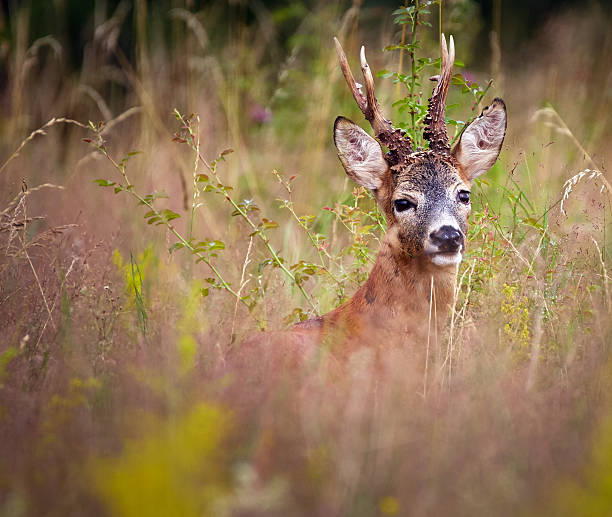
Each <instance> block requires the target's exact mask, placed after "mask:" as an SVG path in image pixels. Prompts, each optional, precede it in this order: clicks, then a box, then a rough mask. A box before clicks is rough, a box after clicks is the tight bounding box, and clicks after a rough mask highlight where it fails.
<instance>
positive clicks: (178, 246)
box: [168, 242, 185, 253]
mask: <svg viewBox="0 0 612 517" xmlns="http://www.w3.org/2000/svg"><path fill="white" fill-rule="evenodd" d="M184 247H185V245H184V244H183V243H182V242H175V243H174V244H173V245H172V246H170V247H169V248H168V252H169V253H172V252H174V251H176V250H180V249H181V248H184Z"/></svg>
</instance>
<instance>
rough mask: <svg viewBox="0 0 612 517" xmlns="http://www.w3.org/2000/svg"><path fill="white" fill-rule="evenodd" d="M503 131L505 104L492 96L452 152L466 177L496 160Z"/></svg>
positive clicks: (471, 177) (472, 175)
mask: <svg viewBox="0 0 612 517" xmlns="http://www.w3.org/2000/svg"><path fill="white" fill-rule="evenodd" d="M505 135H506V105H505V104H504V101H503V100H501V99H494V100H493V102H492V103H491V105H490V106H487V107H486V108H485V109H484V110H482V114H481V115H480V117H478V118H477V119H476V120H474V122H472V123H471V124H470V125H469V126H468V127H467V128H466V129H465V131H463V133H462V135H461V138H460V139H459V143H458V144H457V145H456V146H455V148H454V149H453V152H452V154H453V156H454V157H455V158H456V159H457V161H458V162H459V165H460V167H461V170H462V172H463V173H464V174H465V176H466V177H467V179H469V180H473V179H474V178H477V177H478V176H480V175H481V174H484V173H485V172H487V171H488V170H489V169H490V168H491V167H493V164H494V163H495V161H496V160H497V157H498V156H499V152H500V150H501V146H502V144H503V142H504V136H505Z"/></svg>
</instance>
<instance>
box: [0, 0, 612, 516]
mask: <svg viewBox="0 0 612 517" xmlns="http://www.w3.org/2000/svg"><path fill="white" fill-rule="evenodd" d="M401 8H404V9H410V8H417V9H420V11H419V12H420V13H421V14H420V15H419V23H418V25H417V26H416V27H417V33H416V36H415V41H417V42H418V47H415V48H416V57H415V59H417V58H421V59H422V60H423V61H416V64H417V65H418V67H419V68H418V81H417V82H416V84H415V86H414V94H415V95H414V97H413V98H414V99H417V100H418V102H419V103H420V106H425V105H426V103H427V98H428V97H429V95H430V93H431V88H432V86H431V84H432V83H431V82H430V81H428V77H429V76H431V75H434V74H436V73H437V72H436V70H437V66H436V61H435V60H436V59H437V58H438V56H439V34H440V32H444V33H446V34H447V35H448V34H453V36H454V39H455V45H456V49H457V61H458V63H457V67H456V69H455V72H456V73H457V74H458V75H457V76H456V79H455V81H454V82H453V86H452V87H451V91H450V93H449V101H448V107H447V111H446V115H447V118H448V123H449V128H450V129H449V131H450V134H451V135H453V136H457V135H458V133H459V131H460V130H461V128H462V127H463V125H464V123H465V122H466V121H468V120H469V119H470V118H471V117H473V116H475V115H477V114H479V113H480V111H481V110H482V108H483V107H484V106H486V105H487V104H488V103H489V102H490V101H491V100H492V99H493V98H494V97H502V98H503V99H504V100H505V102H506V105H507V108H508V117H509V119H508V133H507V135H506V139H505V142H504V146H503V150H502V153H501V156H500V159H499V161H498V163H497V164H496V165H495V166H494V168H493V169H492V170H491V171H490V173H488V174H487V175H486V176H484V177H483V179H482V181H478V182H477V184H476V185H474V190H473V214H472V230H471V233H470V244H469V248H470V250H469V252H468V254H467V255H466V259H465V261H464V263H463V265H462V268H461V270H460V273H459V286H458V287H459V289H458V293H459V294H458V299H457V307H456V318H453V323H452V324H446V326H444V325H442V327H443V328H442V327H441V328H440V336H439V338H438V337H437V341H436V343H435V347H436V352H435V354H436V358H435V361H434V363H433V364H434V366H432V370H431V371H432V372H434V373H432V374H431V378H430V379H429V383H430V384H427V381H426V382H425V387H424V383H423V377H422V372H418V374H415V372H414V371H413V370H414V365H412V364H411V360H410V357H407V356H406V355H405V354H402V352H401V350H400V351H397V350H395V351H390V352H389V355H388V357H387V358H386V359H385V361H383V363H384V364H383V366H381V368H383V369H382V372H383V373H381V370H376V369H375V368H374V367H373V366H372V365H373V363H372V358H371V357H370V356H368V354H367V352H364V351H357V353H356V356H355V357H354V358H353V359H352V360H351V362H350V366H349V367H348V368H347V374H346V375H345V376H343V377H342V378H337V377H336V376H335V375H334V374H333V372H332V373H330V371H328V369H327V368H326V366H325V363H324V361H322V362H321V364H318V365H314V366H313V365H306V366H305V367H304V368H303V369H300V370H299V371H298V372H297V373H296V372H295V371H291V370H288V371H285V372H283V371H281V372H270V371H268V370H266V369H265V367H264V366H263V365H261V364H258V362H257V360H253V358H252V357H251V358H250V359H249V358H248V356H244V357H243V356H242V355H241V349H240V343H241V341H242V340H243V339H244V337H245V336H248V335H251V334H253V333H256V332H259V331H261V330H279V329H284V328H287V327H288V326H289V325H291V324H293V323H295V322H297V321H299V320H303V319H305V318H307V317H311V316H313V315H315V314H317V313H318V314H321V313H325V312H327V311H329V310H331V309H333V308H334V307H336V306H338V305H339V304H340V303H342V302H343V301H345V300H346V299H347V298H348V297H350V296H351V295H352V293H353V292H354V291H355V290H356V289H357V287H358V286H359V285H361V284H362V283H363V281H364V280H365V278H366V277H367V274H368V271H369V269H370V267H371V265H372V262H373V260H374V258H375V256H376V251H377V249H378V242H379V240H380V237H381V235H382V233H383V232H384V226H385V222H384V219H383V217H382V216H381V214H380V213H379V212H378V210H377V209H376V207H375V204H374V203H373V200H372V199H371V198H370V197H369V196H368V194H367V193H366V192H363V191H361V190H360V189H355V188H354V185H352V184H351V183H350V181H349V180H348V179H347V178H346V175H345V174H344V171H343V169H342V167H341V165H340V163H339V161H338V159H337V156H336V152H335V148H334V146H333V141H332V136H331V132H332V127H333V122H334V120H335V118H336V117H337V116H338V115H344V116H347V117H349V118H351V119H353V120H354V121H356V122H358V123H360V124H362V127H364V128H366V127H367V124H366V123H365V121H364V120H363V116H362V115H361V113H360V112H359V110H358V108H357V107H356V106H355V103H354V101H353V100H352V98H351V96H350V93H349V90H348V88H347V86H346V83H345V82H344V79H343V77H342V74H341V73H340V70H339V67H338V64H337V57H336V54H335V49H334V46H333V37H334V36H337V37H338V38H339V39H340V41H341V42H342V44H343V46H344V49H345V51H346V52H347V55H348V58H349V62H350V63H351V65H352V66H353V70H354V71H355V72H357V71H358V57H357V56H358V53H359V48H360V46H361V45H362V44H363V45H365V47H366V51H367V56H368V61H369V63H370V65H371V67H372V69H373V70H374V72H375V74H376V73H378V74H379V75H378V78H377V79H376V87H377V95H378V98H379V100H380V102H381V105H382V106H384V109H385V112H386V113H387V114H389V115H390V118H392V119H393V120H394V122H395V123H397V124H400V125H403V126H404V127H408V124H409V120H410V116H409V112H408V111H406V109H405V105H406V104H402V102H401V100H402V99H406V98H407V97H406V96H407V95H408V93H409V89H408V88H407V86H408V82H409V79H406V74H408V73H409V72H408V71H409V69H410V66H411V59H410V55H409V52H408V51H407V50H406V49H404V50H403V51H402V50H401V49H397V48H395V49H394V48H389V47H393V45H398V44H401V43H402V42H403V44H407V42H408V41H411V38H412V28H413V27H412V26H411V24H401V23H398V21H400V20H401V12H400V13H398V12H397V10H398V9H401ZM404 12H408V11H404ZM611 22H612V12H611V9H610V4H609V3H608V2H596V1H587V2H584V1H570V0H566V1H557V2H554V1H548V0H543V1H538V2H535V3H534V2H529V1H527V0H515V1H512V2H509V1H503V0H492V1H484V0H483V1H475V0H442V1H439V2H430V1H420V2H413V1H410V0H409V1H407V2H405V3H404V2H401V1H399V0H398V1H396V2H393V1H387V0H385V1H367V0H353V1H352V2H351V1H335V0H334V1H329V0H328V1H318V0H312V1H302V0H295V1H264V0H253V1H246V0H244V1H243V0H233V1H209V2H197V1H190V0H182V1H181V0H173V1H170V0H168V1H157V2H147V1H145V0H133V1H104V0H96V1H90V2H83V1H76V0H53V1H42V0H29V1H27V0H22V1H7V0H4V1H2V2H1V3H0V437H1V438H0V516H4V515H6V516H20V515H49V516H51V515H62V516H66V515H82V514H84V513H86V514H88V515H215V516H217V515H221V516H223V515H228V516H230V515H231V516H234V515H236V516H251V515H253V516H255V515H266V516H268V515H320V516H332V515H351V516H353V515H355V516H356V515H363V516H369V515H457V516H462V515H466V516H467V515H470V516H472V515H509V516H510V515H511V516H516V515H555V516H557V515H568V516H570V515H571V516H579V515H584V516H599V515H601V516H607V515H612V488H611V486H610V482H609V480H610V476H612V440H611V437H612V432H610V430H611V425H612V399H611V398H610V393H611V388H612V377H611V374H612V362H611V360H610V344H611V339H610V337H611V333H610V301H611V300H610V292H609V287H610V286H609V276H610V263H609V256H610V252H611V251H612V248H611V246H612V244H611V241H610V231H612V227H611V226H610V217H611V214H610V204H609V201H610V199H609V194H610V192H609V189H610V183H609V181H610V179H609V172H608V169H609V163H610V158H611V151H610V146H609V141H610V137H611V136H612V118H611V117H610V116H609V115H608V114H609V112H610V109H611V103H612V32H611V31H610V30H609V27H610V23H611ZM401 74H404V79H405V80H404V82H402V81H401V80H400V81H399V82H398V80H397V78H398V77H399V76H400V75H401ZM394 78H395V80H394ZM406 81H408V82H406ZM489 81H492V82H491V83H489ZM177 114H180V115H177ZM192 136H193V139H192ZM190 144H191V147H190ZM194 148H196V149H197V150H198V151H199V153H200V155H201V156H202V160H200V161H198V158H197V156H196V155H195V153H194V150H195V149H194ZM230 149H231V152H230V151H229V150H230ZM224 151H227V152H225V153H224ZM135 152H138V153H137V154H132V153H135ZM128 153H129V154H128ZM223 153H224V154H223ZM205 162H206V163H205ZM201 175H206V178H203V177H202V176H201ZM208 176H210V177H211V178H213V179H214V181H213V180H210V179H209V178H208ZM127 178H129V182H130V183H129V188H127V187H126V185H128V184H127V183H126V182H127V181H128V179H127ZM215 185H216V187H215ZM219 188H221V189H226V190H223V192H230V193H231V194H230V195H231V198H232V199H233V200H234V201H235V203H236V204H237V205H239V206H240V207H242V209H243V210H245V213H246V215H247V216H248V217H243V216H241V215H240V214H238V216H236V213H237V212H236V211H237V208H236V207H235V206H232V205H231V204H228V202H227V199H226V198H225V197H224V195H218V194H219V192H220V191H219V190H215V189H219ZM230 188H231V190H230ZM133 193H136V194H138V196H140V197H139V198H136V197H135V196H134V195H133ZM147 196H149V197H147ZM145 202H146V203H145ZM147 203H150V204H151V205H152V206H154V207H155V209H156V210H158V212H157V213H153V211H148V210H147V209H145V207H143V206H142V205H143V204H147ZM149 208H150V207H149ZM160 214H161V215H160ZM164 214H165V215H164ZM175 216H176V217H175ZM156 217H157V218H158V219H155V218H156ZM170 220H172V223H171V226H169V223H170ZM249 221H250V222H249ZM147 223H148V224H147ZM157 223H160V224H157ZM166 223H168V224H166ZM252 224H254V225H255V227H253V226H252ZM254 228H259V229H262V230H265V232H266V236H268V237H269V239H270V240H269V242H270V244H269V245H268V244H267V243H265V242H263V241H262V240H260V239H258V238H257V235H255V234H254V233H253V230H254ZM177 233H178V234H179V235H181V236H184V237H185V238H186V239H188V240H189V242H193V243H196V242H200V244H199V245H196V246H195V247H196V248H198V250H199V251H198V253H200V255H194V254H193V253H191V251H193V250H188V249H184V247H183V249H178V248H177V247H176V246H175V244H176V242H180V241H177V239H178V237H177ZM198 246H199V247H198ZM169 249H171V250H170V251H169ZM196 251H197V250H196ZM202 256H204V257H205V259H206V260H198V258H201V257H202ZM281 264H283V265H284V266H285V269H286V270H287V271H284V270H283V267H281ZM213 268H214V269H213ZM215 271H216V272H215ZM224 282H225V284H224ZM228 287H231V289H233V292H234V294H236V292H237V295H233V294H232V293H231V292H230V289H228ZM449 358H450V359H451V360H450V363H451V364H452V368H453V369H452V371H451V368H450V366H449ZM406 372H412V374H407V373H406Z"/></svg>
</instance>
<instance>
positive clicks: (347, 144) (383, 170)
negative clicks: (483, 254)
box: [334, 34, 506, 267]
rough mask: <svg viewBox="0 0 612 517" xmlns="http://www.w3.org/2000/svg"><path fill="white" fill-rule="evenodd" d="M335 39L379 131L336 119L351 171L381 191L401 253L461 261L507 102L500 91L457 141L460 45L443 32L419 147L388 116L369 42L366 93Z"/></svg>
mask: <svg viewBox="0 0 612 517" xmlns="http://www.w3.org/2000/svg"><path fill="white" fill-rule="evenodd" d="M334 41H335V43H336V50H337V52H338V56H339V58H340V66H341V68H342V72H343V74H344V77H345V79H346V81H347V83H348V85H349V88H350V90H351V92H352V94H353V97H354V98H355V101H356V102H357V105H358V106H359V108H360V109H361V111H362V112H363V114H364V115H365V118H366V119H367V120H368V121H369V122H370V124H371V125H372V128H373V130H374V133H375V136H376V138H377V139H378V140H375V139H374V138H372V137H371V136H370V135H368V134H367V133H366V132H365V131H364V130H363V129H361V128H360V127H359V126H358V125H357V124H355V123H353V122H351V121H350V120H348V119H346V118H344V117H338V118H337V119H336V122H335V124H334V142H335V144H336V147H337V149H338V156H339V157H340V161H341V162H342V165H343V166H344V168H345V170H346V173H347V174H348V175H349V176H350V177H351V178H352V179H353V180H355V181H356V182H357V183H358V184H360V185H362V186H364V187H366V188H368V189H369V190H371V191H372V193H373V194H374V196H375V198H376V201H377V202H378V204H379V206H380V207H381V209H382V210H383V212H384V214H385V216H386V218H387V238H388V240H389V241H390V242H392V243H393V248H394V251H395V252H396V253H397V254H400V255H405V256H407V257H412V258H417V259H420V260H423V261H425V262H426V263H430V264H433V265H435V266H439V267H447V266H456V265H457V264H458V263H459V262H460V261H461V259H462V256H463V251H464V249H465V240H466V234H467V220H468V216H469V214H470V208H471V206H470V185H471V182H472V180H473V179H474V178H476V177H478V176H480V175H481V174H484V173H485V172H487V171H488V170H489V169H490V168H491V167H492V166H493V164H494V163H495V161H496V160H497V157H498V155H499V152H500V150H501V146H502V143H503V140H504V135H505V133H506V106H505V104H504V102H503V101H502V100H501V99H495V100H494V101H493V102H492V104H491V105H490V106H488V107H486V108H485V109H484V110H483V112H482V114H481V115H480V117H478V118H477V119H475V120H474V121H473V122H472V123H471V124H470V125H469V126H468V127H467V128H465V130H464V131H463V133H462V135H461V137H460V139H459V141H458V143H457V144H456V146H455V147H454V148H453V149H452V150H451V149H450V144H449V138H448V135H447V132H446V124H445V121H444V110H445V105H446V94H447V92H448V86H449V84H450V80H451V76H452V69H453V62H454V57H455V46H454V42H453V37H452V36H451V37H450V41H449V48H447V46H446V38H445V37H444V34H442V37H441V47H442V70H441V73H440V76H439V78H438V79H437V81H438V82H437V85H436V87H435V88H434V91H433V93H432V96H431V98H430V99H429V107H428V112H427V116H426V118H425V126H426V127H425V130H424V133H423V136H424V137H425V139H426V140H428V142H429V149H427V150H422V149H416V150H415V149H413V146H412V142H411V140H410V139H409V138H408V137H407V136H406V134H405V132H404V131H402V130H401V129H396V128H394V127H393V125H392V124H391V122H390V121H389V120H387V119H386V118H385V117H384V116H383V113H382V111H381V108H380V106H379V104H378V101H377V100H376V96H375V94H374V79H373V77H372V72H371V71H370V67H369V66H368V63H367V61H366V58H365V50H364V48H363V47H362V48H361V69H362V72H363V76H364V80H365V89H366V93H365V95H364V94H363V93H362V91H361V89H360V85H358V84H357V83H356V82H355V79H354V77H353V74H352V73H351V70H350V68H349V65H348V62H347V59H346V56H345V54H344V51H343V50H342V47H341V45H340V43H339V42H338V40H337V39H335V38H334ZM379 142H380V143H379ZM381 144H383V145H384V146H386V147H387V148H388V152H386V153H385V152H384V151H383V149H382V147H381Z"/></svg>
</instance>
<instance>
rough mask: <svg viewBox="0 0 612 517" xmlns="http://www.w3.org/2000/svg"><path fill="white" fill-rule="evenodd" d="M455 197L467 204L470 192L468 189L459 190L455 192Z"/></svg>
mask: <svg viewBox="0 0 612 517" xmlns="http://www.w3.org/2000/svg"><path fill="white" fill-rule="evenodd" d="M457 199H458V200H459V201H461V202H462V203H465V204H466V205H467V204H468V203H469V202H470V192H469V191H468V190H460V191H459V193H458V194H457Z"/></svg>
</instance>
